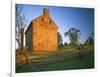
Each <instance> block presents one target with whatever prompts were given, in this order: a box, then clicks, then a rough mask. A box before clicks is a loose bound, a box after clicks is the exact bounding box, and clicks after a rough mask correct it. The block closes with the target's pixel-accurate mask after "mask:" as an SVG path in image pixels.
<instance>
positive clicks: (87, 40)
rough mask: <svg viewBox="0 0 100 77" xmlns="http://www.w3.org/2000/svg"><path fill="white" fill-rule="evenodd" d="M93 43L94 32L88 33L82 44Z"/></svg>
mask: <svg viewBox="0 0 100 77" xmlns="http://www.w3.org/2000/svg"><path fill="white" fill-rule="evenodd" d="M93 44H94V33H90V35H89V36H88V38H87V39H86V41H85V43H84V45H93Z"/></svg>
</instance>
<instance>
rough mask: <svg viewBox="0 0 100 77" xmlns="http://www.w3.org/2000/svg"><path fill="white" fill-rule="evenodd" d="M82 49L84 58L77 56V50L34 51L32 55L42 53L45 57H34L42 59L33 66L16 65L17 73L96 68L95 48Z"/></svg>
mask: <svg viewBox="0 0 100 77" xmlns="http://www.w3.org/2000/svg"><path fill="white" fill-rule="evenodd" d="M82 51H83V52H84V53H83V54H84V55H83V59H82V60H80V58H79V57H78V56H76V55H77V54H78V53H77V51H75V50H73V51H58V52H52V53H48V52H44V53H33V54H31V56H33V55H34V56H35V55H37V56H39V55H41V56H43V57H40V58H32V59H31V60H41V61H40V62H33V63H32V67H29V66H28V65H23V66H20V67H16V73H24V72H37V71H38V72H39V71H55V70H71V69H89V68H94V49H93V48H91V49H84V50H82ZM45 60H46V61H45Z"/></svg>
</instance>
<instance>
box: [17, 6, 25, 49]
mask: <svg viewBox="0 0 100 77" xmlns="http://www.w3.org/2000/svg"><path fill="white" fill-rule="evenodd" d="M15 14H16V29H15V31H16V41H17V43H18V48H21V45H22V46H23V39H24V27H25V16H24V14H22V7H21V6H18V5H16V13H15ZM21 42H22V43H21Z"/></svg>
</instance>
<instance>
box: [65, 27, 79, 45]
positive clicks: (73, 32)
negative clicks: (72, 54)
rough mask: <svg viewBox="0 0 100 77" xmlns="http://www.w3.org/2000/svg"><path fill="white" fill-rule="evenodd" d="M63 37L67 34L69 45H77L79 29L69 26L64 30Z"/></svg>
mask: <svg viewBox="0 0 100 77" xmlns="http://www.w3.org/2000/svg"><path fill="white" fill-rule="evenodd" d="M64 34H65V37H66V36H68V37H69V40H70V44H71V45H77V44H78V43H79V40H78V39H79V38H80V37H79V35H80V30H79V29H76V28H70V29H69V31H67V32H65V33H64Z"/></svg>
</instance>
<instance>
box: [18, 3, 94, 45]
mask: <svg viewBox="0 0 100 77" xmlns="http://www.w3.org/2000/svg"><path fill="white" fill-rule="evenodd" d="M17 6H19V7H23V9H22V14H24V15H25V19H26V21H28V23H27V26H28V24H29V23H30V22H31V20H33V19H35V18H37V17H38V16H41V15H42V14H43V8H48V9H49V11H50V16H51V18H52V19H53V20H54V22H55V23H56V25H57V26H58V28H59V32H60V34H61V35H62V37H63V42H68V43H69V39H68V37H64V33H65V32H66V31H68V30H69V29H70V28H77V29H79V30H80V31H81V35H80V39H79V41H80V42H81V43H84V41H85V40H86V39H87V38H88V36H89V34H90V33H92V32H94V9H93V8H79V7H78V8H77V7H61V6H43V5H28V4H17ZM27 26H26V27H27Z"/></svg>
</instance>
